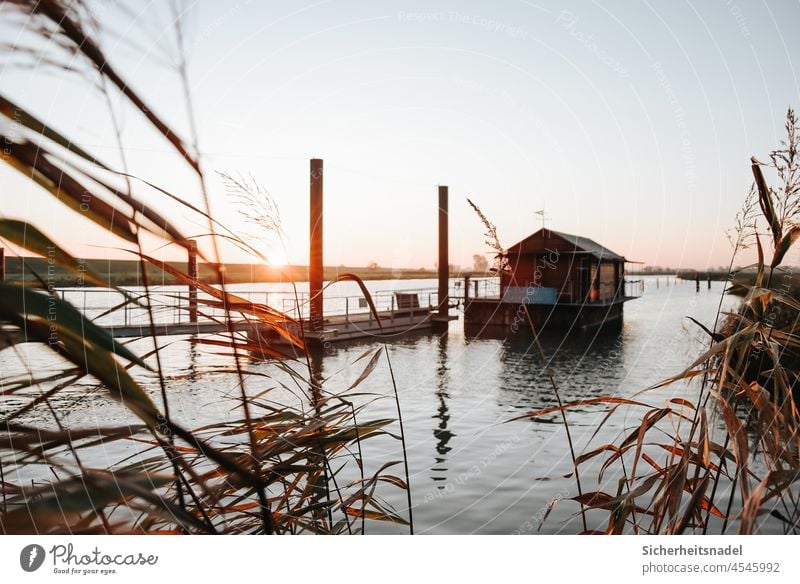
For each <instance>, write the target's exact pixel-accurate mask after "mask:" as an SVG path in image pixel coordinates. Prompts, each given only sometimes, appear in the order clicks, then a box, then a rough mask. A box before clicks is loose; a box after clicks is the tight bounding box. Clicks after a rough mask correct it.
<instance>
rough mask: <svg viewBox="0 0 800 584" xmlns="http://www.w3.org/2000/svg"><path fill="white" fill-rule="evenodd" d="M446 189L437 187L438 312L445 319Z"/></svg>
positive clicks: (447, 301)
mask: <svg viewBox="0 0 800 584" xmlns="http://www.w3.org/2000/svg"><path fill="white" fill-rule="evenodd" d="M447 219H448V217H447V187H446V186H443V185H439V310H438V316H440V317H444V318H445V319H447V317H448V316H449V313H450V298H449V288H450V257H449V252H448V248H447V243H448V234H447Z"/></svg>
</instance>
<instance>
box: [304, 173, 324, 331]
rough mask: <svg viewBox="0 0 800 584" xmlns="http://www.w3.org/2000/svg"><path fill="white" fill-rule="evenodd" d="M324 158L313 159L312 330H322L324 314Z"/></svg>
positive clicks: (311, 216) (310, 284)
mask: <svg viewBox="0 0 800 584" xmlns="http://www.w3.org/2000/svg"><path fill="white" fill-rule="evenodd" d="M322 276H323V267H322V159H320V158H312V159H311V189H310V222H309V249H308V291H309V295H310V300H309V318H310V323H311V330H313V331H321V330H322V322H323V314H322V310H323V307H322Z"/></svg>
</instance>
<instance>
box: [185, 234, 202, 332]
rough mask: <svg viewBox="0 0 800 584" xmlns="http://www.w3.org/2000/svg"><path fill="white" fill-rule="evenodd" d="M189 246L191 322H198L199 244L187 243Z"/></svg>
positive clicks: (188, 270) (193, 241)
mask: <svg viewBox="0 0 800 584" xmlns="http://www.w3.org/2000/svg"><path fill="white" fill-rule="evenodd" d="M187 243H188V244H189V245H188V247H187V249H186V251H187V253H188V255H189V265H188V268H187V270H186V273H187V274H188V276H189V278H191V280H192V283H191V284H189V322H197V279H198V277H199V273H198V270H197V242H196V241H195V240H194V239H190V240H189V241H187Z"/></svg>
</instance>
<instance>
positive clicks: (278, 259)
mask: <svg viewBox="0 0 800 584" xmlns="http://www.w3.org/2000/svg"><path fill="white" fill-rule="evenodd" d="M267 260H268V263H269V265H270V266H287V265H289V258H288V257H286V252H285V251H283V250H275V251H273V252H270V253H269V255H268V257H267Z"/></svg>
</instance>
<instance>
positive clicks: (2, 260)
mask: <svg viewBox="0 0 800 584" xmlns="http://www.w3.org/2000/svg"><path fill="white" fill-rule="evenodd" d="M5 279H6V248H4V247H0V282H2V281H3V280H5Z"/></svg>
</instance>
